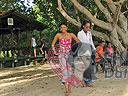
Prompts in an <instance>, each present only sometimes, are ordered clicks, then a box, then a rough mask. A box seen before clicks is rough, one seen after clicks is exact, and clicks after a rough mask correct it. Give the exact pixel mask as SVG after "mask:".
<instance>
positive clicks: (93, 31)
mask: <svg viewBox="0 0 128 96" xmlns="http://www.w3.org/2000/svg"><path fill="white" fill-rule="evenodd" d="M91 33H92V35H93V36H94V37H97V38H100V39H102V38H104V40H106V41H110V38H109V37H108V36H107V35H106V34H105V33H102V32H98V31H95V30H91Z"/></svg>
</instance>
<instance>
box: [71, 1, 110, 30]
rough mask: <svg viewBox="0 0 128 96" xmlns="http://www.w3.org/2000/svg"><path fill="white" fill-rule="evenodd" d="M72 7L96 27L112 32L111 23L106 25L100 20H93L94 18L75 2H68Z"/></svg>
mask: <svg viewBox="0 0 128 96" xmlns="http://www.w3.org/2000/svg"><path fill="white" fill-rule="evenodd" d="M70 1H71V2H72V3H73V4H74V6H75V7H76V8H77V9H78V10H79V11H80V12H81V13H83V14H84V15H86V16H87V17H88V18H89V19H90V20H91V21H92V22H94V23H95V24H96V25H97V26H99V27H101V28H104V29H106V30H108V31H112V26H111V23H106V22H104V21H102V20H99V19H97V18H94V16H93V15H92V14H91V13H90V12H89V11H88V10H87V9H86V8H85V7H84V6H82V5H80V4H79V2H78V1H77V0H70Z"/></svg>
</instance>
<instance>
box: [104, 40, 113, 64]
mask: <svg viewBox="0 0 128 96" xmlns="http://www.w3.org/2000/svg"><path fill="white" fill-rule="evenodd" d="M105 53H106V59H107V60H108V62H109V63H110V64H112V58H113V47H112V44H111V43H110V42H109V43H108V45H107V48H106V52H105Z"/></svg>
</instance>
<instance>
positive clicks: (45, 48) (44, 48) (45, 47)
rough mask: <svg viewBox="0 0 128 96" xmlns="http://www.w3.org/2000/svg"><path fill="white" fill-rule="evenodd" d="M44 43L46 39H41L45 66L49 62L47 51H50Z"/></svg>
mask: <svg viewBox="0 0 128 96" xmlns="http://www.w3.org/2000/svg"><path fill="white" fill-rule="evenodd" d="M44 41H45V40H44V39H41V41H40V43H41V44H40V52H41V54H42V55H44V60H43V64H45V63H46V61H47V50H48V48H47V46H46V43H45V42H44Z"/></svg>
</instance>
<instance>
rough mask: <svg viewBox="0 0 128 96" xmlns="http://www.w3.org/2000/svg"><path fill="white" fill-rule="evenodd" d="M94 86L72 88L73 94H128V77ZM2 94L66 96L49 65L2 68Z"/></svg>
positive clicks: (100, 81) (99, 95)
mask: <svg viewBox="0 0 128 96" xmlns="http://www.w3.org/2000/svg"><path fill="white" fill-rule="evenodd" d="M97 75H98V79H97V80H96V81H95V82H94V83H93V85H94V88H81V87H79V88H72V94H71V96H128V80H127V79H104V76H103V74H102V73H99V74H97ZM0 96H64V94H63V85H61V84H60V82H59V79H58V77H56V76H55V74H53V72H52V71H51V69H50V68H49V66H48V65H41V66H31V67H30V66H29V67H19V68H15V69H4V70H0Z"/></svg>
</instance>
